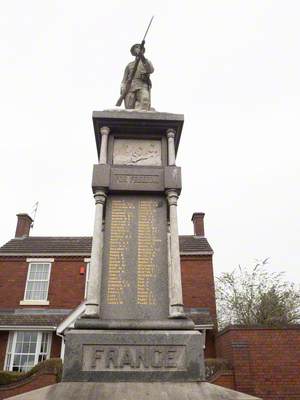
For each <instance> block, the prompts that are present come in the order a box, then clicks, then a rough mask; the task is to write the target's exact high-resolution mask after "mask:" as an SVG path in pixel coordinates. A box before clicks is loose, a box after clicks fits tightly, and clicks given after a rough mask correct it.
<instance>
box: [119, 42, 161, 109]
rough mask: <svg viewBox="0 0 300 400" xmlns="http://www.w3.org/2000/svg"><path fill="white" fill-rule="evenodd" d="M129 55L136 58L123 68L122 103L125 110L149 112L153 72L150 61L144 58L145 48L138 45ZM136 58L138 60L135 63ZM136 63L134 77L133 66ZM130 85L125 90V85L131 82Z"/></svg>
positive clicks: (132, 48) (134, 46)
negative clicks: (151, 75)
mask: <svg viewBox="0 0 300 400" xmlns="http://www.w3.org/2000/svg"><path fill="white" fill-rule="evenodd" d="M130 52H131V54H132V55H133V56H134V57H135V58H136V59H135V61H132V62H130V63H129V64H128V65H127V67H126V68H125V72H124V77H123V80H122V84H121V95H123V94H125V97H124V102H125V108H127V109H133V108H135V109H138V110H150V106H151V97H150V90H151V80H150V74H152V72H153V71H154V68H153V65H152V63H151V61H150V60H147V58H145V56H144V53H145V48H143V49H142V48H141V45H140V44H139V43H137V44H134V45H133V46H132V47H131V49H130ZM137 58H139V60H138V61H137ZM136 61H137V62H138V64H137V68H136V71H135V74H134V76H133V77H132V75H133V72H134V66H135V63H136ZM131 77H132V81H131V85H130V87H129V88H128V90H127V91H126V89H127V83H128V82H129V81H130V80H131Z"/></svg>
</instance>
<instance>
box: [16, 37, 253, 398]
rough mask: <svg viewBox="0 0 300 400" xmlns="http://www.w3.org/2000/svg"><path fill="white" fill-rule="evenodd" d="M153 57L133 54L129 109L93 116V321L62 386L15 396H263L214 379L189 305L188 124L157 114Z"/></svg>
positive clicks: (72, 341)
mask: <svg viewBox="0 0 300 400" xmlns="http://www.w3.org/2000/svg"><path fill="white" fill-rule="evenodd" d="M144 52H145V49H144V41H143V42H142V44H141V45H134V46H133V47H132V48H131V53H132V55H134V57H135V60H134V61H133V62H132V63H130V64H128V66H127V67H126V70H125V73H124V78H123V81H122V86H121V98H120V99H119V100H120V101H121V102H122V101H123V100H124V102H125V109H121V108H119V109H113V110H106V111H95V112H94V113H93V123H94V131H95V138H96V146H97V152H98V157H99V162H98V164H96V165H94V169H93V178H92V189H93V194H94V198H95V221H94V231H93V242H92V253H91V266H90V284H89V287H88V295H87V303H86V310H85V314H84V315H83V316H82V317H81V318H79V319H78V320H77V321H76V323H75V327H74V329H72V330H70V332H69V333H68V334H67V337H66V351H65V359H64V370H63V377H62V382H61V383H58V384H56V385H52V386H47V387H44V388H42V389H38V390H35V391H32V392H28V393H26V394H23V395H19V396H15V397H13V398H14V399H24V400H26V399H28V400H29V399H30V400H37V399H39V400H42V399H47V400H54V399H72V400H77V399H80V400H85V399H90V400H96V399H97V400H135V399H139V400H142V399H164V400H167V399H174V400H176V399H178V400H179V399H189V400H194V399H195V400H196V399H198V400H202V399H213V400H217V399H223V400H226V399H236V400H238V399H245V400H246V399H249V400H250V399H254V397H252V396H249V395H245V394H242V393H238V392H235V391H232V390H229V389H224V388H222V387H219V386H215V385H212V384H209V383H207V382H205V381H204V379H205V378H204V356H203V343H202V340H203V339H202V336H201V333H200V332H199V331H197V330H195V325H194V322H193V321H192V320H191V319H189V318H187V317H186V315H185V314H184V307H183V301H182V287H181V270H180V256H179V241H178V226H177V201H178V197H179V195H180V191H181V169H180V167H178V166H176V154H177V151H178V148H179V144H180V137H181V135H182V130H183V122H184V117H183V115H181V114H172V113H165V112H157V111H155V110H154V109H152V108H151V97H150V91H151V81H150V74H151V73H152V72H153V71H154V68H153V66H152V64H151V62H150V61H149V60H147V59H146V58H145V56H144ZM120 101H119V103H120ZM118 105H120V104H118ZM190 140H192V138H191V139H190Z"/></svg>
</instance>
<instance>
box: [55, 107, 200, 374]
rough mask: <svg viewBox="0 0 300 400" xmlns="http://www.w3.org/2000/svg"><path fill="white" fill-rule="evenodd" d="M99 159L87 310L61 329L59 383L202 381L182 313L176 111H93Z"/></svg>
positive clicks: (196, 339) (179, 119)
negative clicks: (62, 346) (62, 361)
mask: <svg viewBox="0 0 300 400" xmlns="http://www.w3.org/2000/svg"><path fill="white" fill-rule="evenodd" d="M93 119H94V127H95V135H96V143H97V150H98V154H99V164H97V165H95V166H94V172H93V183H92V187H93V192H94V196H95V200H96V213H95V225H94V236H93V245H92V255H91V263H90V279H89V281H90V282H91V284H90V285H89V287H88V295H87V303H86V312H85V315H84V316H83V318H81V319H79V320H77V322H76V324H75V329H74V330H73V331H71V332H70V333H69V334H68V335H67V339H66V353H65V354H66V359H65V365H64V374H63V380H64V381H65V382H67V381H93V382H99V381H120V380H123V381H183V380H184V381H191V380H195V381H198V380H199V379H200V380H201V379H204V368H203V355H202V354H200V353H201V349H202V347H203V343H202V338H201V334H200V333H199V332H198V331H195V330H194V323H193V322H192V321H191V320H190V319H187V318H186V317H185V315H184V312H183V302H182V289H181V271H180V256H179V241H178V230H177V209H176V208H177V199H178V196H179V193H180V190H181V175H180V168H178V167H176V165H175V154H176V150H177V148H178V145H179V140H180V134H181V130H182V125H183V116H182V115H175V114H167V113H157V112H154V113H142V112H126V111H125V112H124V111H123V112H122V111H115V112H114V111H104V112H94V115H93Z"/></svg>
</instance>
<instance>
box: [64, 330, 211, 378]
mask: <svg viewBox="0 0 300 400" xmlns="http://www.w3.org/2000/svg"><path fill="white" fill-rule="evenodd" d="M202 348H203V342H202V335H201V334H200V333H199V332H196V331H166V330H164V331H159V330H156V331H152V330H130V331H129V330H77V329H75V330H73V331H71V332H70V333H68V334H67V338H66V350H65V361H64V372H63V380H64V381H65V382H66V381H71V382H72V381H73V382H76V381H83V382H119V381H186V382H188V381H200V380H203V379H204V368H203V367H202V362H201V361H202V359H201V355H200V350H201V349H202Z"/></svg>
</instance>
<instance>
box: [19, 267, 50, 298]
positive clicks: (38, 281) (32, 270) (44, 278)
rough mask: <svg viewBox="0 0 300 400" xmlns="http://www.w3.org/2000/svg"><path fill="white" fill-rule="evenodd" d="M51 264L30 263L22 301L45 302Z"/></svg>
mask: <svg viewBox="0 0 300 400" xmlns="http://www.w3.org/2000/svg"><path fill="white" fill-rule="evenodd" d="M50 269H51V264H50V263H45V262H37V263H33V262H32V263H30V264H29V268H28V274H27V282H26V288H25V296H24V300H47V298H48V287H49V278H50Z"/></svg>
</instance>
